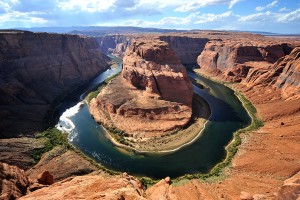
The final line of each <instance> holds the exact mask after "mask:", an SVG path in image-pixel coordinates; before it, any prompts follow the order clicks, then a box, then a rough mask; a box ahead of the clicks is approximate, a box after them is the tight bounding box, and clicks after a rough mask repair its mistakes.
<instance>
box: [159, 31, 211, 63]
mask: <svg viewBox="0 0 300 200" xmlns="http://www.w3.org/2000/svg"><path fill="white" fill-rule="evenodd" d="M159 39H160V40H162V41H165V42H167V43H168V44H169V45H170V46H171V48H172V49H173V50H174V52H175V53H176V55H177V56H178V58H179V59H180V61H181V63H182V64H184V65H187V66H192V67H196V66H197V57H198V56H199V55H200V53H201V52H202V51H203V49H204V47H205V45H206V43H207V42H208V41H209V40H210V39H208V37H205V36H204V37H203V38H202V37H200V38H198V37H195V36H180V35H174V36H172V35H162V36H160V37H159Z"/></svg>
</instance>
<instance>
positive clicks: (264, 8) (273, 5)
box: [255, 0, 278, 12]
mask: <svg viewBox="0 0 300 200" xmlns="http://www.w3.org/2000/svg"><path fill="white" fill-rule="evenodd" d="M277 4H278V1H277V0H276V1H273V2H272V3H270V4H268V5H266V6H264V7H263V6H258V7H256V8H255V10H256V11H258V12H261V11H263V10H267V9H270V8H273V7H275V6H277Z"/></svg>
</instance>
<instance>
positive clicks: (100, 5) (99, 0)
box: [57, 0, 115, 13]
mask: <svg viewBox="0 0 300 200" xmlns="http://www.w3.org/2000/svg"><path fill="white" fill-rule="evenodd" d="M114 3H115V2H114V1H108V0H94V1H89V0H63V1H59V2H58V4H57V7H58V8H59V9H61V10H63V11H76V12H80V11H82V12H90V13H94V12H104V11H107V10H108V9H110V8H111V7H112V6H113V5H114Z"/></svg>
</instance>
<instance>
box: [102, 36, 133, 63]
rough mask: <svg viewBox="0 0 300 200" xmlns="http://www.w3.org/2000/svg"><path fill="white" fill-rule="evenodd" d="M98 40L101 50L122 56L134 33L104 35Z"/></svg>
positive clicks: (131, 41)
mask: <svg viewBox="0 0 300 200" xmlns="http://www.w3.org/2000/svg"><path fill="white" fill-rule="evenodd" d="M98 41H99V44H100V48H101V51H102V52H104V53H106V54H112V55H114V56H117V57H121V58H122V57H123V56H124V53H125V51H126V49H127V47H128V46H130V45H131V44H132V43H133V41H134V35H126V34H125V35H105V36H103V37H99V38H98Z"/></svg>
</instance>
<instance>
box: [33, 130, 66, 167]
mask: <svg viewBox="0 0 300 200" xmlns="http://www.w3.org/2000/svg"><path fill="white" fill-rule="evenodd" d="M35 138H36V139H43V142H44V147H43V148H41V149H36V150H34V152H33V154H32V157H33V159H34V161H35V162H38V161H39V160H40V159H41V156H42V155H43V154H44V153H46V152H48V151H51V150H52V149H53V148H54V147H56V146H59V145H60V146H63V147H65V148H72V146H71V145H70V144H69V142H68V135H67V133H63V132H61V131H59V130H58V129H57V128H55V127H54V128H49V129H47V130H45V131H43V132H41V133H38V134H36V135H35Z"/></svg>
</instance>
